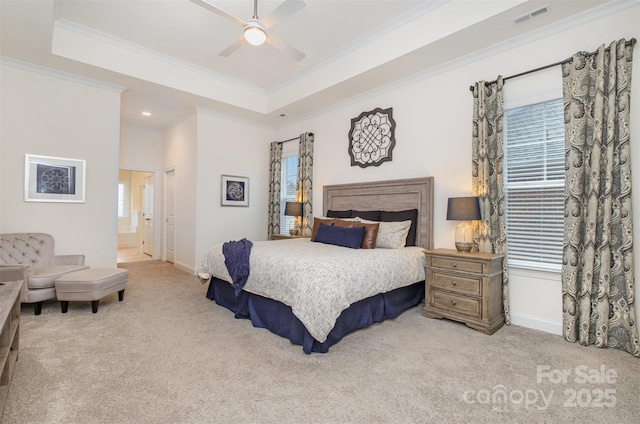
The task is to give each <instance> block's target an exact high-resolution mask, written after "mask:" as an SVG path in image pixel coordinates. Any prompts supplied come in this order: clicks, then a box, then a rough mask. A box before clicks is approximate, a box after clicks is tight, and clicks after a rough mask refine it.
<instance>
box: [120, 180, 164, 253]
mask: <svg viewBox="0 0 640 424" xmlns="http://www.w3.org/2000/svg"><path fill="white" fill-rule="evenodd" d="M153 180H154V174H153V173H152V172H145V171H130V170H124V169H121V170H120V173H119V177H118V263H123V262H138V261H145V260H152V259H153V254H154V252H153V246H154V244H155V243H154V241H155V240H154V234H155V233H154V231H153V220H154V216H153V210H154V207H153V205H154V193H153Z"/></svg>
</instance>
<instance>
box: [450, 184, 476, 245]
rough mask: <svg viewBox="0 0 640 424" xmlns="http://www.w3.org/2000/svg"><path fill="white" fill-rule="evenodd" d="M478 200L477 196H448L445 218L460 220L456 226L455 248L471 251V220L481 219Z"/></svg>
mask: <svg viewBox="0 0 640 424" xmlns="http://www.w3.org/2000/svg"><path fill="white" fill-rule="evenodd" d="M481 218H482V217H481V216H480V200H479V199H478V198H477V197H450V198H449V202H448V204H447V220H448V221H462V222H460V224H458V226H457V227H456V250H457V251H458V252H471V250H472V249H473V226H472V225H471V221H475V220H478V219H481Z"/></svg>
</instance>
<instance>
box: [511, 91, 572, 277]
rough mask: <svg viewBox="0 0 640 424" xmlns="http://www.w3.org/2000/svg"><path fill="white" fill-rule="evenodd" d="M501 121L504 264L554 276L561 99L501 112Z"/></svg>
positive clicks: (560, 215) (560, 224)
mask: <svg viewBox="0 0 640 424" xmlns="http://www.w3.org/2000/svg"><path fill="white" fill-rule="evenodd" d="M505 91H506V89H505ZM505 103H506V102H505ZM504 116H505V118H504V121H505V122H504V124H505V138H504V145H505V163H506V172H505V196H506V231H507V257H508V261H509V264H510V265H511V266H520V267H525V268H536V269H543V270H549V271H560V270H561V266H562V241H563V236H564V122H563V121H564V116H563V103H562V99H561V98H559V99H553V100H547V101H543V102H540V103H535V104H529V105H524V106H520V107H515V108H512V109H507V110H506V111H505V115H504Z"/></svg>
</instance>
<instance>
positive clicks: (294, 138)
mask: <svg viewBox="0 0 640 424" xmlns="http://www.w3.org/2000/svg"><path fill="white" fill-rule="evenodd" d="M309 135H310V136H313V133H309ZM293 140H300V136H298V137H293V138H290V139H289V140H283V141H277V142H276V143H278V144H282V143H286V142H287V141H293Z"/></svg>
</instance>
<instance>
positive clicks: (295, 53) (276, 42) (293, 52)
mask: <svg viewBox="0 0 640 424" xmlns="http://www.w3.org/2000/svg"><path fill="white" fill-rule="evenodd" d="M267 43H269V44H271V45H272V46H273V47H275V48H276V49H278V50H280V51H282V52H284V53H286V54H287V55H288V56H290V57H291V58H292V59H293V60H295V61H296V62H300V61H301V60H302V59H304V58H305V57H307V55H306V54H304V53H302V52H301V51H300V50H298V49H296V48H295V47H291V46H290V45H288V44H287V43H285V42H284V41H282V40H280V39H279V38H277V37H274V36H273V35H271V34H269V35H268V36H267Z"/></svg>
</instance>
